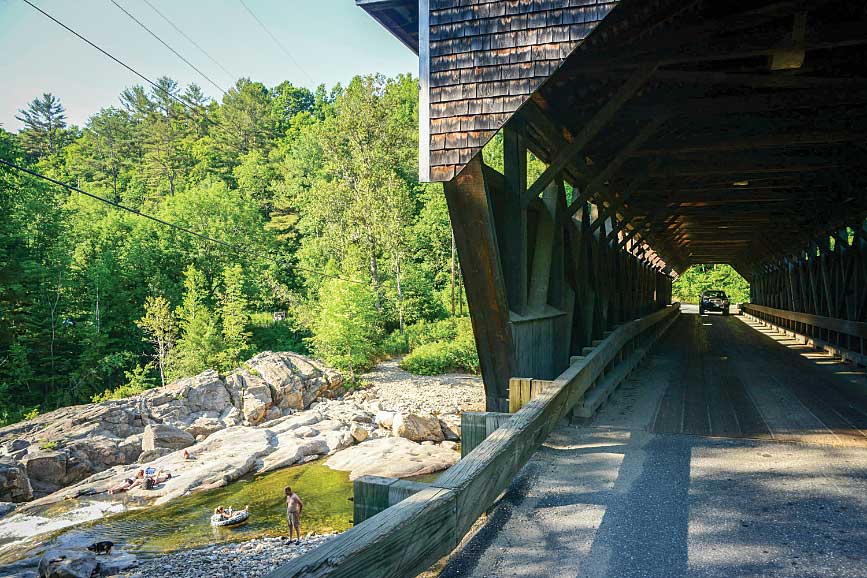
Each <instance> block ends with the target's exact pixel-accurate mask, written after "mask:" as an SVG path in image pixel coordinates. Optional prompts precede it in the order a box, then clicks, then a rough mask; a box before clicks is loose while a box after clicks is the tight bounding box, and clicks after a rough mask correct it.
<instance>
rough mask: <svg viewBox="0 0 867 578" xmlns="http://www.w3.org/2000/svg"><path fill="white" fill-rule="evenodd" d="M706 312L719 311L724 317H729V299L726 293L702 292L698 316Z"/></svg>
mask: <svg viewBox="0 0 867 578" xmlns="http://www.w3.org/2000/svg"><path fill="white" fill-rule="evenodd" d="M705 311H719V312H721V313H722V314H723V315H728V314H729V298H728V297H727V296H726V293H725V291H702V292H701V299H700V300H699V302H698V314H699V315H704V313H705Z"/></svg>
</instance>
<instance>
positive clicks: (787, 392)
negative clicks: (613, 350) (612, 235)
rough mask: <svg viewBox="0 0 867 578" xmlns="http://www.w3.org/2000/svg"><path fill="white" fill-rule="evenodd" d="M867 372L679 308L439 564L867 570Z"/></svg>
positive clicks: (565, 570) (458, 567)
mask: <svg viewBox="0 0 867 578" xmlns="http://www.w3.org/2000/svg"><path fill="white" fill-rule="evenodd" d="M865 519H867V378H865V375H864V372H863V370H862V369H858V368H854V367H853V366H852V365H850V364H845V363H842V362H840V360H839V359H834V358H831V357H830V356H828V355H827V354H820V353H817V352H816V351H815V349H813V348H810V347H807V346H805V345H803V343H801V342H799V341H797V340H794V339H792V338H790V337H788V336H786V335H784V334H782V333H780V332H776V331H774V330H771V329H770V328H768V327H765V326H762V325H760V324H758V323H756V322H753V321H750V320H748V319H745V318H743V317H741V316H730V317H723V316H719V315H704V316H699V315H698V314H697V312H696V311H695V310H694V309H687V310H686V311H685V312H684V314H682V315H681V317H680V318H679V319H678V321H677V322H676V323H675V324H674V325H673V326H672V328H671V329H670V330H669V332H668V333H667V335H666V336H665V337H664V338H663V340H662V341H661V343H660V344H659V346H658V348H657V349H656V350H655V353H654V354H653V355H652V356H651V358H650V359H649V361H648V363H647V365H646V366H645V367H644V368H643V369H642V370H640V371H638V372H636V373H635V374H634V375H633V376H632V378H631V379H629V380H628V381H627V382H626V383H624V384H623V385H622V386H621V388H620V389H619V390H618V391H617V393H615V394H614V396H613V397H612V398H611V399H610V400H609V401H608V403H607V404H606V405H605V406H603V408H602V409H601V410H600V412H599V413H598V414H597V415H595V416H594V417H593V418H592V419H590V420H589V421H587V422H586V423H583V424H580V425H570V426H561V427H560V428H559V429H558V430H556V431H555V432H554V433H553V434H552V435H551V436H550V437H549V438H548V440H547V442H546V443H545V444H544V446H543V447H542V449H541V450H540V451H539V452H537V453H536V454H535V455H534V457H533V458H532V459H531V460H530V462H529V463H528V465H527V466H526V467H525V468H524V470H522V472H521V474H520V476H519V477H517V478H516V479H515V481H514V482H513V484H512V486H511V487H510V489H509V491H508V492H507V493H506V495H505V497H504V498H503V500H502V501H501V502H500V504H499V505H498V507H497V509H495V510H494V511H493V512H492V513H491V515H490V517H489V518H488V520H487V523H486V524H485V525H484V526H483V527H482V529H481V530H480V531H479V532H478V533H476V534H475V535H474V536H473V537H472V538H471V539H469V540H468V542H467V543H466V544H465V545H464V547H463V548H462V549H461V551H460V552H459V553H458V554H457V555H456V556H455V557H454V558H453V559H452V560H451V561H450V562H449V564H448V565H447V567H446V568H445V570H444V571H443V573H442V574H441V576H443V577H449V578H453V577H457V576H467V575H471V576H479V577H494V576H497V577H503V576H510V577H518V576H521V577H528V578H529V577H545V576H556V577H557V578H564V577H568V578H633V577H652V578H657V577H659V578H663V577H664V578H685V577H691V578H692V577H699V576H700V577H709V576H714V577H720V578H737V577H748V576H749V577H752V576H773V577H784V576H785V577H789V576H791V577H801V576H847V577H862V576H867V527H865V526H864V523H863V521H864V520H865Z"/></svg>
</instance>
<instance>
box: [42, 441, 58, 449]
mask: <svg viewBox="0 0 867 578" xmlns="http://www.w3.org/2000/svg"><path fill="white" fill-rule="evenodd" d="M39 449H40V450H56V449H57V442H42V443H41V444H39Z"/></svg>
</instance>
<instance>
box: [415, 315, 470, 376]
mask: <svg viewBox="0 0 867 578" xmlns="http://www.w3.org/2000/svg"><path fill="white" fill-rule="evenodd" d="M407 333H408V335H409V337H410V346H411V348H412V352H411V353H410V354H409V355H407V356H406V357H405V358H404V359H403V360H402V361H401V363H400V366H401V367H402V368H403V369H405V370H407V371H409V372H410V373H416V374H419V375H437V374H440V373H446V372H449V371H469V372H471V373H478V372H479V356H478V352H477V351H476V343H475V341H474V339H473V330H472V326H471V325H470V320H469V318H468V317H463V318H450V319H444V320H442V321H438V322H436V323H428V324H419V325H417V326H415V327H413V328H412V330H411V331H408V332H407Z"/></svg>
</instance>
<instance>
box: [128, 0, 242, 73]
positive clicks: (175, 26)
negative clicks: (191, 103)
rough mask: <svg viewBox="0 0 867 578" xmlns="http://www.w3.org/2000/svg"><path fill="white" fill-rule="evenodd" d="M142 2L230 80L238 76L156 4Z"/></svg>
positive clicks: (148, 1) (146, 0)
mask: <svg viewBox="0 0 867 578" xmlns="http://www.w3.org/2000/svg"><path fill="white" fill-rule="evenodd" d="M144 3H145V4H147V5H148V6H150V7H151V9H152V10H153V11H154V12H156V13H157V14H159V15H160V17H161V18H162V19H163V20H165V21H166V22H168V24H169V26H171V27H172V28H174V29H175V31H177V33H178V34H180V35H181V36H183V37H184V38H186V39H187V42H189V43H190V44H192V45H193V46H195V47H196V48H198V49H199V51H200V52H201V53H202V54H204V55H205V56H207V57H208V59H209V60H210V61H211V62H213V63H214V64H216V65H217V66H218V67H219V68H220V70H222V71H223V72H225V73H226V75H227V76H228V77H229V78H231V79H232V80H235V79H237V78H238V75H237V74H234V73H233V72H230V71H229V70H226V67H225V66H223V65H222V64H220V62H219V61H218V60H217V59H216V58H214V57H213V56H211V55H210V53H209V52H208V51H207V50H205V49H204V48H202V47H201V46H199V43H198V42H196V41H195V40H193V39H192V38H190V37H189V36H188V35H187V34H186V33H185V32H184V31H183V30H181V29H180V28H178V26H177V25H176V24H175V23H174V22H173V21H172V20H171V19H170V18H169V17H168V16H166V15H165V14H163V13H162V12H160V10H159V9H157V7H156V6H154V5H153V4H151V3H150V0H144Z"/></svg>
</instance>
